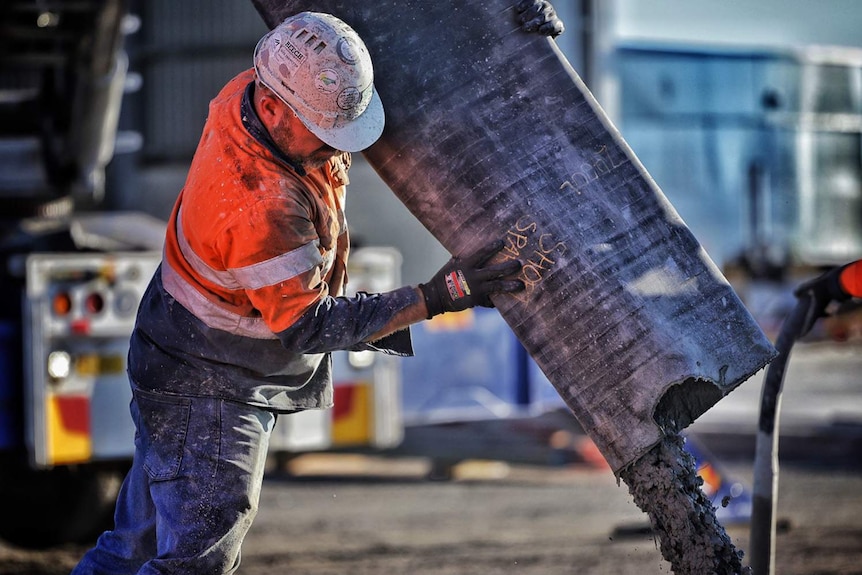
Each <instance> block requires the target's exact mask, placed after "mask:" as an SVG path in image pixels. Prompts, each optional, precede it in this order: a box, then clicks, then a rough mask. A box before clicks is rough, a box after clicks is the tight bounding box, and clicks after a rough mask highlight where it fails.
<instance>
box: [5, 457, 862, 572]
mask: <svg viewBox="0 0 862 575" xmlns="http://www.w3.org/2000/svg"><path fill="white" fill-rule="evenodd" d="M291 465H292V470H293V474H292V475H290V476H288V475H286V474H284V473H280V472H275V471H274V472H273V473H271V474H270V475H269V477H268V478H267V480H266V481H265V484H264V489H263V493H262V501H261V510H260V514H259V516H258V519H257V521H256V522H255V525H254V527H253V528H252V531H251V533H250V535H249V537H248V539H247V540H246V544H245V546H244V553H243V561H242V566H241V568H240V571H239V572H240V573H242V574H245V575H263V574H267V575H271V574H272V573H295V574H302V575H336V574H337V575H343V574H345V573H350V574H351V575H372V574H373V575H381V574H384V575H388V574H407V573H409V574H412V575H424V574H432V573H433V574H435V575H469V574H477V575H479V574H481V575H496V574H504V573H517V574H519V575H557V574H573V573H577V574H580V575H589V574H615V575H626V574H632V575H652V574H667V573H669V572H670V566H669V564H668V563H667V562H665V561H664V560H663V559H662V558H661V554H660V553H659V551H658V548H657V545H656V542H655V541H654V540H653V538H652V537H651V536H650V535H649V534H648V532H647V531H646V530H645V527H646V519H645V516H644V515H643V514H642V513H641V512H640V511H639V510H638V509H637V508H636V507H635V506H634V504H633V503H632V501H631V497H630V496H629V495H628V493H627V491H626V487H625V485H624V484H621V485H619V486H618V485H617V482H616V480H615V479H614V477H613V475H612V474H611V473H610V472H609V471H607V470H604V469H595V468H590V467H588V466H585V465H567V466H553V467H551V466H539V465H513V464H505V463H500V462H489V461H468V462H464V463H462V464H460V465H459V466H458V467H457V468H456V469H455V474H454V477H453V479H451V480H450V481H429V480H427V479H425V475H426V474H427V472H428V470H429V463H428V461H427V460H424V459H421V458H405V457H401V458H381V457H363V456H359V455H340V456H335V455H327V456H308V457H302V458H299V459H297V460H295V461H294V462H292V464H291ZM729 471H730V473H731V474H732V475H733V476H734V477H735V478H737V479H739V480H741V481H742V482H743V483H746V484H748V485H750V481H751V478H750V473H751V469H750V467H746V466H733V467H730V468H729ZM780 480H781V481H780V492H779V500H778V501H779V509H780V511H779V518H780V520H781V522H782V524H784V526H785V528H784V529H783V530H782V532H781V533H780V534H779V536H778V539H777V556H776V565H777V569H776V572H777V573H779V574H781V575H833V574H834V575H838V574H841V575H854V574H855V575H862V472H860V471H858V470H856V471H852V470H840V469H818V468H810V467H794V466H787V465H785V466H783V467H782V469H781V475H780ZM726 527H727V528H728V532H729V533H730V535H731V536H732V538H733V540H734V542H735V543H736V544H737V545H738V546H739V547H740V548H741V549H743V550H746V551H747V537H748V525H747V524H740V525H726ZM83 551H84V548H82V547H65V548H60V549H52V550H49V551H44V552H35V551H27V550H21V549H14V548H10V547H8V546H3V545H0V574H2V575H11V574H16V575H25V574H26V575H59V574H65V573H68V572H69V570H70V569H71V568H72V566H73V565H74V564H75V562H76V561H77V559H78V558H79V557H80V555H81V554H82V553H83Z"/></svg>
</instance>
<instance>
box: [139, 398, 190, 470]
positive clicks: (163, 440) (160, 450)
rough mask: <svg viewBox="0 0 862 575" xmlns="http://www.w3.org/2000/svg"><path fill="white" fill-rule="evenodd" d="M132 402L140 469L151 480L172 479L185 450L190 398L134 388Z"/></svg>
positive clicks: (180, 463) (179, 465)
mask: <svg viewBox="0 0 862 575" xmlns="http://www.w3.org/2000/svg"><path fill="white" fill-rule="evenodd" d="M134 401H135V402H136V403H137V408H138V421H137V425H138V439H139V441H140V446H139V447H140V450H141V452H142V453H143V456H144V461H143V464H144V470H145V471H146V472H147V475H149V477H150V479H152V480H153V481H165V480H168V479H174V478H176V477H177V475H179V473H180V469H181V465H182V460H183V451H184V450H185V444H186V435H187V434H188V428H189V415H190V413H191V400H190V399H189V398H186V397H176V396H172V395H163V394H158V393H149V392H146V391H141V390H135V391H134Z"/></svg>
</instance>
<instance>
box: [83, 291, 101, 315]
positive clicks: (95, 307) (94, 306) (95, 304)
mask: <svg viewBox="0 0 862 575" xmlns="http://www.w3.org/2000/svg"><path fill="white" fill-rule="evenodd" d="M84 309H85V310H87V313H90V314H98V313H101V312H102V310H103V309H105V298H104V297H102V294H100V293H99V292H93V293H91V294H90V295H88V296H87V298H86V299H85V300H84Z"/></svg>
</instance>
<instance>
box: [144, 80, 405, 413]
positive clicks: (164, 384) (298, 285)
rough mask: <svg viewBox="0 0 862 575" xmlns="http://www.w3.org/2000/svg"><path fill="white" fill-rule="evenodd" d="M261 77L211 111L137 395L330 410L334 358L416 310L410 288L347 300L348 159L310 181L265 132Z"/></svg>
mask: <svg viewBox="0 0 862 575" xmlns="http://www.w3.org/2000/svg"><path fill="white" fill-rule="evenodd" d="M253 80H254V73H253V70H247V71H245V72H243V73H241V74H239V75H238V76H237V77H236V78H234V79H233V80H232V81H230V82H229V83H228V84H227V85H226V86H225V88H224V89H223V90H222V91H221V93H219V95H218V96H217V97H216V98H215V99H214V100H213V101H212V102H211V104H210V111H209V117H208V119H207V122H206V125H205V127H204V131H203V134H202V137H201V140H200V143H199V144H198V149H197V151H196V153H195V157H194V159H193V161H192V164H191V167H190V170H189V174H188V178H187V180H186V184H185V186H184V188H183V190H182V192H181V193H180V195H179V197H178V198H177V201H176V204H175V206H174V209H173V213H172V214H171V218H170V221H169V223H168V229H167V234H166V240H165V250H164V257H163V261H162V265H161V266H160V270H159V271H158V272H157V273H156V275H155V277H154V278H153V281H152V283H151V285H150V287H149V289H148V291H147V294H146V296H145V298H144V301H143V302H142V305H141V309H140V312H139V314H138V322H137V325H136V328H135V331H134V333H133V336H132V348H131V351H130V375H131V377H132V380H133V383H134V385H136V386H139V387H142V388H145V389H152V390H157V391H165V392H175V393H191V394H196V395H212V396H215V397H223V398H227V399H233V400H239V401H243V402H248V403H253V404H257V405H261V406H265V407H269V408H272V409H276V410H282V411H293V410H299V409H306V408H314V407H326V406H329V405H330V404H331V401H332V399H331V396H332V390H331V373H330V370H331V368H330V363H331V362H330V360H329V356H328V352H330V351H333V350H336V349H364V348H370V349H378V350H381V351H390V352H393V353H404V354H409V353H411V350H410V346H409V335H408V336H407V337H406V338H399V337H396V338H389V341H386V342H382V343H378V342H375V344H374V345H369V344H364V343H363V342H364V341H366V340H367V339H368V338H369V337H370V336H371V335H372V334H374V333H376V332H377V331H379V330H380V329H381V328H382V327H383V326H384V325H385V324H386V323H387V322H388V321H389V320H390V319H391V318H392V317H393V315H394V314H396V313H398V312H399V311H401V310H402V309H404V308H405V307H407V306H408V305H410V304H411V303H413V302H415V301H416V295H415V292H414V291H413V289H412V288H409V287H407V288H402V289H400V290H395V291H393V292H389V293H387V294H373V295H369V294H358V295H357V296H354V297H351V298H346V297H343V295H342V294H343V292H344V287H345V285H346V282H347V273H346V262H347V257H348V252H349V236H348V232H347V225H346V222H345V219H344V195H345V186H346V184H347V183H348V180H347V170H348V168H349V166H350V155H349V154H347V153H343V154H341V155H338V156H336V157H335V158H333V159H332V160H331V161H330V162H329V163H328V164H327V165H325V166H323V167H322V168H319V169H317V170H314V171H312V172H310V173H306V172H305V170H303V168H302V167H301V166H296V165H294V164H293V163H292V162H291V161H290V159H289V158H287V157H286V156H285V155H284V154H283V153H282V152H281V151H280V150H278V148H277V147H276V146H275V144H274V143H273V142H272V140H271V139H270V138H269V136H268V133H267V132H266V128H265V127H264V126H263V125H262V124H261V123H260V120H259V119H258V118H257V115H256V113H255V112H254V107H253V105H252V104H251V96H252V93H253V90H254V83H253Z"/></svg>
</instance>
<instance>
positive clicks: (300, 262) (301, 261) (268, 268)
mask: <svg viewBox="0 0 862 575" xmlns="http://www.w3.org/2000/svg"><path fill="white" fill-rule="evenodd" d="M319 245H320V242H319V241H318V240H314V241H313V242H309V243H307V244H305V245H304V246H300V247H298V248H296V249H295V250H291V251H289V252H287V253H285V254H281V255H280V256H276V257H274V258H270V259H268V260H266V261H264V262H260V263H257V264H252V265H250V266H245V267H243V268H232V269H231V270H230V271H231V272H232V273H233V277H235V278H236V279H238V280H239V283H241V284H242V285H243V286H244V287H246V288H247V289H260V288H262V287H266V286H271V285H275V284H277V283H280V282H283V281H287V280H289V279H291V278H294V277H296V276H298V275H300V274H304V273H306V272H308V271H310V270H313V269H314V268H316V267H317V266H319V265H321V264H323V257H322V256H321V255H320V248H319V247H318V246H319ZM324 273H325V272H324Z"/></svg>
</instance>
